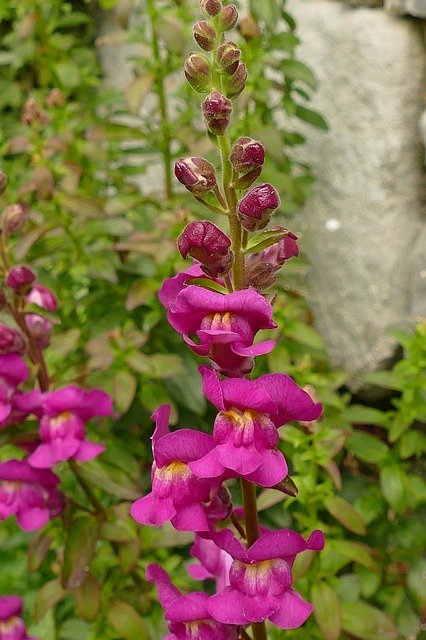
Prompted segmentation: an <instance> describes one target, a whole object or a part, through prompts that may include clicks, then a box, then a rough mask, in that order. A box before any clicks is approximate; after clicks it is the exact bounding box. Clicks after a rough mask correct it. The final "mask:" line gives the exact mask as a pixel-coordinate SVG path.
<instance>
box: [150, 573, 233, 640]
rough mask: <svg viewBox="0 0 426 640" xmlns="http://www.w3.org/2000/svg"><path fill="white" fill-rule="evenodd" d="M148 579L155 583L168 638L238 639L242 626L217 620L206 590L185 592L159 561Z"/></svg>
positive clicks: (201, 639) (168, 639) (189, 639)
mask: <svg viewBox="0 0 426 640" xmlns="http://www.w3.org/2000/svg"><path fill="white" fill-rule="evenodd" d="M146 579H147V580H148V581H149V582H155V584H156V587H157V591H158V598H159V600H160V603H161V606H162V607H163V609H164V616H165V618H166V620H167V622H168V627H169V631H170V633H169V634H168V635H167V636H166V638H164V640H237V637H238V627H236V626H233V625H229V624H223V623H221V622H218V621H216V620H214V619H213V617H212V616H211V615H210V613H209V611H208V602H209V597H208V595H207V594H206V593H194V592H192V593H187V594H185V595H183V594H182V593H181V592H180V591H179V590H178V589H177V588H176V587H175V586H174V585H173V584H172V583H171V581H170V578H169V576H168V574H167V573H166V572H165V571H164V569H162V568H161V567H160V566H159V565H158V564H150V565H148V567H147V570H146Z"/></svg>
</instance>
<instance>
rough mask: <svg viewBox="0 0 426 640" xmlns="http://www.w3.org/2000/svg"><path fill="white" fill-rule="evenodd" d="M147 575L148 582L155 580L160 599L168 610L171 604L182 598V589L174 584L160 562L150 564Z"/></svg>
mask: <svg viewBox="0 0 426 640" xmlns="http://www.w3.org/2000/svg"><path fill="white" fill-rule="evenodd" d="M145 577H146V579H147V580H148V582H154V583H155V586H156V587H157V591H158V599H159V601H160V603H161V606H162V607H163V609H164V610H165V611H166V612H167V610H168V608H169V606H170V605H171V604H172V603H173V602H175V601H176V600H177V599H179V600H180V599H181V597H182V595H181V593H180V591H179V590H178V589H177V588H176V587H175V586H174V585H173V584H172V582H171V580H170V577H169V574H168V573H167V572H166V571H164V569H163V568H162V567H160V565H159V564H154V563H153V564H149V565H148V566H147V568H146V572H145Z"/></svg>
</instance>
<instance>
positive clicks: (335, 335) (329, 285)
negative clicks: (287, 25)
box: [289, 0, 426, 388]
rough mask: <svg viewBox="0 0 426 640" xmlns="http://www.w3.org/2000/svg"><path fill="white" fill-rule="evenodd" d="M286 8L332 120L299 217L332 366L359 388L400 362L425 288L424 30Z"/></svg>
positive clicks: (331, 10)
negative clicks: (398, 334) (398, 347)
mask: <svg viewBox="0 0 426 640" xmlns="http://www.w3.org/2000/svg"><path fill="white" fill-rule="evenodd" d="M289 11H290V12H291V13H292V14H293V15H294V16H295V18H296V20H297V23H298V29H299V35H300V37H301V41H302V46H301V47H300V50H299V57H300V58H301V59H302V60H304V61H305V62H306V63H307V64H308V65H310V66H311V67H312V68H313V70H314V72H315V73H316V75H317V77H318V80H319V89H318V91H317V93H316V94H315V97H314V100H313V102H312V104H313V108H315V109H317V110H318V111H320V112H321V113H322V114H323V115H324V116H325V117H326V118H327V120H328V123H329V125H330V131H329V132H327V133H324V132H321V131H318V130H315V129H312V128H310V129H309V132H308V135H307V144H306V146H305V147H304V148H303V151H302V153H303V156H304V158H305V159H306V160H307V161H309V162H310V163H311V164H312V165H313V168H314V171H315V173H316V176H317V184H316V189H315V193H314V196H313V198H312V199H311V200H310V201H309V202H308V204H307V206H306V208H305V210H304V211H303V212H302V214H301V215H300V217H299V218H298V226H299V229H301V230H303V232H304V237H303V242H302V244H303V245H304V248H305V250H306V252H307V254H308V257H309V259H310V261H311V265H312V266H311V269H310V273H309V276H308V277H309V285H310V291H311V301H312V305H313V309H314V314H315V317H316V322H317V327H318V329H319V330H320V332H321V333H322V335H323V336H324V339H325V341H326V344H327V348H328V351H329V354H330V356H331V358H332V360H333V361H334V363H335V364H337V365H338V366H341V367H344V368H345V369H347V370H348V371H349V372H350V374H351V378H352V386H353V388H357V385H358V384H359V382H360V378H361V376H362V375H363V374H364V373H366V372H368V371H370V370H373V369H375V368H377V367H380V366H381V365H382V364H383V363H385V362H386V360H387V359H388V358H389V357H391V356H392V354H393V351H394V340H393V338H392V337H391V336H390V335H389V333H388V332H389V330H390V329H391V328H393V327H399V326H406V325H407V324H408V323H410V322H412V321H413V320H415V319H416V318H417V317H418V315H419V313H420V310H421V309H420V303H419V300H418V296H420V294H421V293H422V292H423V294H424V290H425V276H426V273H425V269H426V266H425V265H424V264H423V266H422V264H421V260H422V248H421V246H420V240H419V238H420V234H421V232H422V229H424V222H425V221H424V218H423V219H422V215H421V201H420V192H421V168H422V159H423V151H422V147H421V142H420V137H419V125H418V123H419V118H420V115H421V110H422V92H423V88H424V85H423V78H424V76H423V74H424V60H425V52H424V44H423V40H422V33H421V26H420V23H419V21H416V20H401V19H397V18H394V17H392V16H390V15H388V14H386V13H385V12H384V11H381V10H377V9H367V8H357V9H351V8H349V7H348V6H347V5H345V4H343V3H340V2H334V1H333V0H290V2H289ZM293 226H294V225H293ZM296 226H297V225H296ZM423 253H424V245H423Z"/></svg>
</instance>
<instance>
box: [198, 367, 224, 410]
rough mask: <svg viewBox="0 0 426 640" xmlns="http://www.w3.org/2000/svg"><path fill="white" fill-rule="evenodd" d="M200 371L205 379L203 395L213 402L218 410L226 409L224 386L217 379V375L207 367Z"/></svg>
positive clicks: (201, 368) (199, 369)
mask: <svg viewBox="0 0 426 640" xmlns="http://www.w3.org/2000/svg"><path fill="white" fill-rule="evenodd" d="M198 371H199V372H200V375H201V377H202V379H203V393H204V396H205V397H206V398H207V400H208V401H209V402H211V403H212V404H213V405H214V406H215V407H216V409H219V410H222V409H224V408H225V405H224V403H223V394H222V386H221V384H220V382H219V378H218V377H217V373H216V372H215V371H214V370H213V369H212V368H211V367H207V366H206V365H201V367H198Z"/></svg>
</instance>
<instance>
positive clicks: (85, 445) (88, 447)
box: [73, 440, 106, 462]
mask: <svg viewBox="0 0 426 640" xmlns="http://www.w3.org/2000/svg"><path fill="white" fill-rule="evenodd" d="M105 449H106V447H104V445H103V444H97V443H95V442H90V441H89V440H82V441H81V442H80V446H79V448H78V450H77V452H76V453H75V454H74V456H73V457H74V459H75V460H79V461H80V462H87V461H88V460H93V459H94V458H97V457H98V456H99V455H100V454H101V453H103V452H104V451H105Z"/></svg>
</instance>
